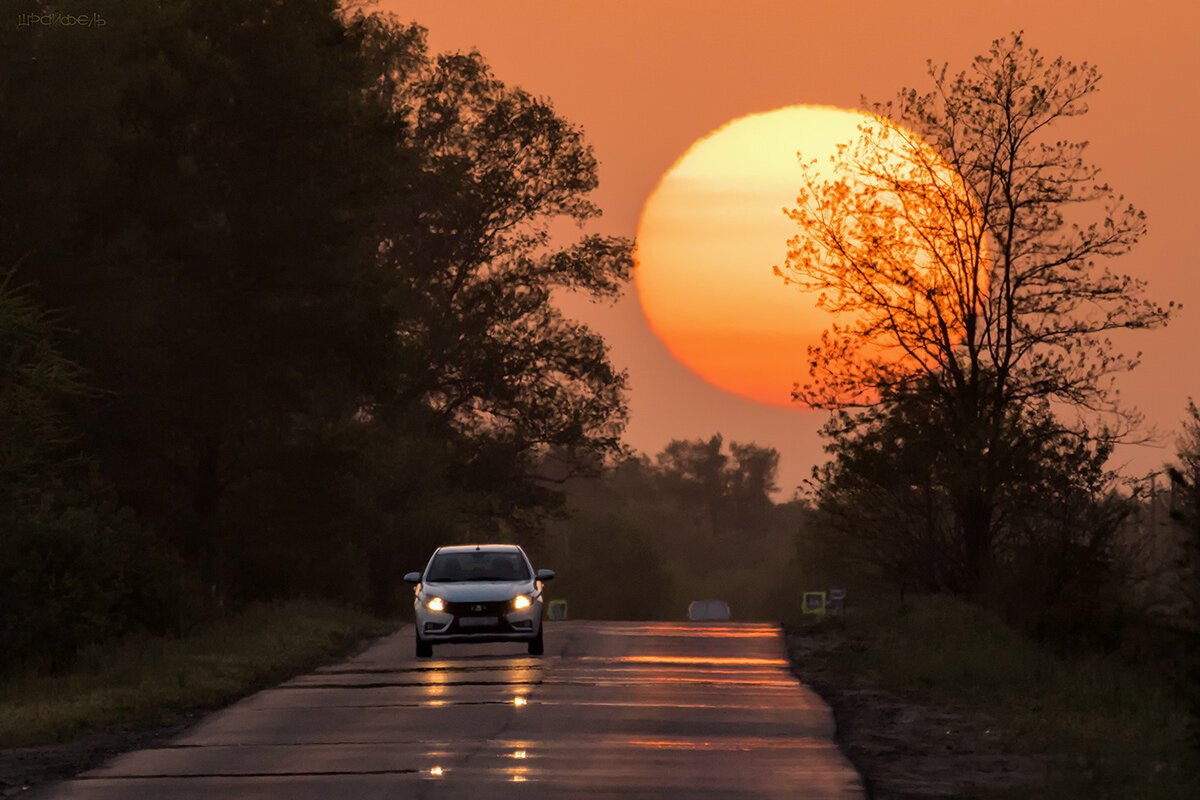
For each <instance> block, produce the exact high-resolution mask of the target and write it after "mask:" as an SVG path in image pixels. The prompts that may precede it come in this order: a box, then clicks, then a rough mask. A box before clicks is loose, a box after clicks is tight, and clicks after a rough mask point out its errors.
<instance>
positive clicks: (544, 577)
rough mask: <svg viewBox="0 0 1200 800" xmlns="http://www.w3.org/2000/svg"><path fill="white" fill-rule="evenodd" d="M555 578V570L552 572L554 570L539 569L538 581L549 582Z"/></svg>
mask: <svg viewBox="0 0 1200 800" xmlns="http://www.w3.org/2000/svg"><path fill="white" fill-rule="evenodd" d="M553 577H554V570H552V569H539V570H538V573H537V579H538V580H539V581H548V580H550V579H551V578H553Z"/></svg>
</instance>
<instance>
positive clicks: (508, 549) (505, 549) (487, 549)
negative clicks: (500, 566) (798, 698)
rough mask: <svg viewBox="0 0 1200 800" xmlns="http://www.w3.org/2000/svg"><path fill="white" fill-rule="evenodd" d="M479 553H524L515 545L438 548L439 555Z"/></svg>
mask: <svg viewBox="0 0 1200 800" xmlns="http://www.w3.org/2000/svg"><path fill="white" fill-rule="evenodd" d="M468 551H470V552H475V551H479V552H482V553H523V552H525V551H524V550H522V549H521V548H520V547H518V546H517V545H515V544H454V545H447V546H445V547H439V548H438V549H437V552H439V553H465V552H468Z"/></svg>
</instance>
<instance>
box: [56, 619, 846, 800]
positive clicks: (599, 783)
mask: <svg viewBox="0 0 1200 800" xmlns="http://www.w3.org/2000/svg"><path fill="white" fill-rule="evenodd" d="M412 637H413V633H412V627H411V626H407V627H405V628H403V629H402V630H401V631H399V632H398V633H396V634H395V635H393V636H390V637H387V638H385V639H382V640H380V641H378V642H376V643H375V644H373V645H372V646H371V647H370V648H368V649H367V650H365V651H364V652H363V653H361V654H360V655H358V656H356V657H354V658H352V659H350V660H348V661H345V662H342V663H340V664H336V665H331V666H328V667H324V668H322V669H320V670H318V671H317V672H314V673H311V674H309V675H305V676H302V677H299V678H295V679H294V680H291V681H288V682H287V683H284V684H282V685H280V686H278V687H276V688H274V689H269V690H266V691H262V692H259V693H258V694H255V695H252V696H250V697H248V698H246V699H244V700H242V701H240V702H238V703H236V704H234V705H232V706H230V707H229V708H227V709H225V710H224V711H221V712H218V713H216V714H213V715H212V716H210V717H207V718H206V719H205V720H203V721H202V722H200V723H199V724H198V725H196V726H195V727H194V728H192V729H191V730H189V731H188V732H186V733H185V734H183V735H182V736H180V737H179V738H177V739H175V740H174V741H173V742H171V743H170V744H169V745H167V746H164V747H159V748H154V749H149V750H141V751H138V752H134V753H128V754H126V755H123V756H119V757H118V758H116V759H114V760H113V761H112V762H110V763H109V764H108V765H106V766H104V767H102V768H100V769H97V770H93V771H91V772H87V773H84V774H83V775H82V776H80V777H79V778H77V779H76V780H74V781H70V782H66V783H61V784H58V785H57V786H51V787H47V789H46V790H44V791H42V792H39V793H38V794H37V796H38V797H43V798H45V797H48V798H55V799H56V800H74V799H75V798H79V799H80V800H83V799H85V798H86V799H87V800H101V799H103V800H109V799H110V798H155V799H156V800H183V799H184V798H188V799H190V798H213V797H218V798H221V800H239V799H240V798H256V799H258V798H276V797H278V798H286V800H309V798H340V797H346V798H356V800H372V799H373V798H381V799H382V798H387V799H388V800H400V799H402V798H431V799H432V798H472V800H474V799H475V798H479V799H480V800H486V799H487V798H510V797H511V798H518V797H520V798H526V799H527V798H530V797H551V798H559V797H562V798H571V797H585V798H689V799H691V798H721V800H741V799H742V798H784V797H787V798H805V800H851V798H853V799H854V800H858V799H859V798H862V797H863V796H864V795H863V791H862V788H861V784H860V782H859V778H858V775H857V773H855V771H854V769H853V768H852V767H851V766H850V764H849V763H848V762H847V761H846V760H845V758H844V757H843V756H842V754H841V753H840V752H839V751H838V750H837V748H836V747H835V746H834V744H833V743H832V736H833V721H832V717H831V715H830V712H829V709H828V708H827V707H826V706H825V704H824V703H823V702H822V701H821V700H820V698H819V697H817V696H816V695H815V694H813V693H812V692H811V691H810V690H808V689H807V688H805V687H803V686H801V685H800V684H799V683H797V681H796V680H795V678H793V677H792V675H791V674H790V673H789V672H788V670H787V663H786V661H785V660H784V654H783V645H782V642H781V639H780V636H779V631H778V629H777V628H775V627H773V626H768V625H752V624H728V623H718V624H713V623H616V622H548V623H547V628H546V655H544V656H542V657H540V658H535V657H530V656H528V655H525V648H524V647H523V646H521V645H515V644H514V645H509V644H482V645H441V646H438V647H435V648H434V657H433V658H431V659H421V660H418V659H416V658H414V657H413V638H412Z"/></svg>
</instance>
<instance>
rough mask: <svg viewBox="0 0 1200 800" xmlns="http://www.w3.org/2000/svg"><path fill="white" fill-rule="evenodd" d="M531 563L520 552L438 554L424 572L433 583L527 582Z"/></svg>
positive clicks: (426, 577) (426, 578)
mask: <svg viewBox="0 0 1200 800" xmlns="http://www.w3.org/2000/svg"><path fill="white" fill-rule="evenodd" d="M529 578H530V574H529V565H528V564H526V563H525V559H524V558H522V557H521V554H520V553H489V552H486V551H468V552H460V553H438V554H437V555H436V556H434V558H433V563H432V564H430V565H429V570H428V571H427V572H426V573H425V580H426V581H429V582H430V583H446V582H449V581H526V580H529Z"/></svg>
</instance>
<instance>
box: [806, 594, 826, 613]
mask: <svg viewBox="0 0 1200 800" xmlns="http://www.w3.org/2000/svg"><path fill="white" fill-rule="evenodd" d="M804 613H805V614H824V613H825V593H824V592H805V593H804Z"/></svg>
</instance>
